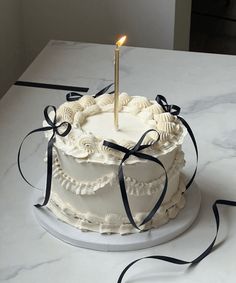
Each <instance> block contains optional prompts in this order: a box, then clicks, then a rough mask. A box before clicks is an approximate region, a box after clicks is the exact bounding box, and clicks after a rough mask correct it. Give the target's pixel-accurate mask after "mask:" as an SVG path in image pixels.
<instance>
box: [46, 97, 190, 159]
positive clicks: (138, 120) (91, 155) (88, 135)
mask: <svg viewBox="0 0 236 283" xmlns="http://www.w3.org/2000/svg"><path fill="white" fill-rule="evenodd" d="M113 112H114V95H113V94H103V95H101V96H99V97H97V98H94V97H92V96H89V95H84V96H83V97H82V98H80V99H79V100H77V101H72V102H65V103H63V104H62V105H61V106H60V107H59V108H58V109H57V122H58V123H61V122H63V121H66V122H69V123H70V124H71V125H72V130H71V131H70V133H69V134H68V135H67V136H66V137H60V136H57V137H56V143H55V147H56V148H58V149H60V150H61V151H62V152H63V153H64V154H67V155H70V156H73V157H75V158H76V159H77V161H78V162H87V161H91V162H102V163H104V162H106V163H117V162H118V161H120V160H121V159H122V157H123V155H124V154H123V153H122V152H120V151H117V150H114V149H111V148H108V147H106V146H104V145H103V141H104V140H107V141H110V142H113V143H117V144H119V145H121V146H124V147H126V148H129V149H131V148H133V147H134V146H135V144H136V143H137V142H138V140H139V139H140V137H141V136H142V135H143V134H144V132H146V131H147V130H149V129H154V130H156V131H151V132H149V133H148V134H147V135H146V137H145V139H144V141H143V144H149V145H150V147H148V148H147V149H145V150H144V152H146V153H148V154H151V155H152V156H159V155H162V154H165V153H167V152H170V151H172V150H173V149H174V148H176V147H177V146H179V145H181V144H182V142H183V138H184V136H185V134H186V131H185V128H184V127H183V125H182V123H181V122H180V120H179V119H178V118H177V117H176V116H174V115H172V114H171V113H169V112H165V111H164V110H163V108H162V107H161V105H159V104H158V103H157V102H156V101H151V100H149V99H147V98H146V97H142V96H129V95H128V94H127V93H121V94H120V95H119V130H116V129H115V127H114V123H113ZM46 124H47V123H46V121H44V125H46ZM46 135H47V136H48V137H50V132H49V133H47V134H46ZM158 137H159V139H158ZM157 140H158V141H157ZM136 161H137V158H135V157H133V156H132V157H131V158H129V161H128V162H129V163H134V162H136Z"/></svg>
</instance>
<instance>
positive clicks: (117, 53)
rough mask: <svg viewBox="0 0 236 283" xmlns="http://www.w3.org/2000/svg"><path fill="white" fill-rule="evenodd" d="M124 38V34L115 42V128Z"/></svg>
mask: <svg viewBox="0 0 236 283" xmlns="http://www.w3.org/2000/svg"><path fill="white" fill-rule="evenodd" d="M125 40H126V35H125V36H123V37H121V38H120V39H119V40H118V41H117V42H116V48H115V66H114V67H115V70H114V81H115V96H114V125H115V128H116V130H118V128H119V122H118V110H119V59H120V46H121V45H123V43H124V42H125Z"/></svg>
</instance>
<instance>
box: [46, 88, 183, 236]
mask: <svg viewBox="0 0 236 283" xmlns="http://www.w3.org/2000/svg"><path fill="white" fill-rule="evenodd" d="M113 99H114V97H113V95H111V94H104V95H102V96H100V97H97V98H96V99H95V98H93V97H92V96H88V95H85V96H83V97H82V98H81V99H80V100H78V101H75V102H65V103H64V104H62V105H61V106H60V107H59V108H58V110H57V117H58V122H62V121H67V122H69V123H71V125H72V130H71V132H70V133H69V134H68V135H67V136H66V137H60V136H57V137H56V143H55V146H54V152H53V154H54V162H53V180H52V193H51V198H50V201H49V203H48V205H47V206H48V208H49V209H50V210H51V211H52V212H53V213H54V214H55V215H56V217H57V218H59V219H61V220H62V221H64V222H66V223H68V224H70V225H73V226H74V227H76V228H78V229H80V230H82V231H94V232H99V233H120V234H129V233H136V232H139V230H138V229H136V228H134V227H133V226H132V225H131V224H130V222H129V220H128V217H127V215H126V212H125V209H124V205H123V202H122V198H121V192H120V187H119V182H118V167H119V164H120V163H121V159H122V157H123V156H124V153H122V152H120V151H117V150H114V149H111V148H109V147H106V146H104V145H103V141H104V140H107V141H112V142H113V143H116V144H119V145H121V146H124V147H126V148H129V149H131V148H133V147H134V145H135V144H136V143H137V142H138V140H139V139H140V137H141V136H142V135H143V133H144V132H145V131H147V130H149V129H155V130H156V131H157V132H158V133H157V132H155V131H152V132H149V133H148V134H147V136H146V137H145V139H144V141H143V144H150V145H151V146H150V147H149V148H147V149H144V150H143V151H142V152H145V153H147V154H149V155H151V156H154V157H157V158H158V159H159V160H160V161H161V162H162V163H163V165H164V167H165V168H166V171H167V174H168V190H167V193H166V196H165V198H164V201H163V203H162V205H161V207H160V208H159V210H158V211H157V213H156V214H155V216H154V217H153V218H152V219H151V220H150V221H149V222H148V223H146V224H145V225H143V226H141V227H140V228H141V230H147V229H150V228H158V227H159V226H161V225H163V224H165V223H167V222H168V221H169V220H170V219H173V218H175V217H176V216H177V214H178V212H179V211H180V210H181V209H182V208H183V207H184V205H185V199H184V196H183V192H184V191H185V183H184V178H183V175H182V174H181V172H180V171H181V169H182V167H183V166H184V153H183V152H182V150H181V145H182V142H183V138H184V136H185V130H184V127H183V126H182V124H181V122H180V121H179V120H178V119H177V118H176V117H175V116H173V115H171V114H170V113H168V112H167V113H166V112H164V110H163V109H162V107H161V106H160V105H159V104H157V102H155V101H150V100H148V99H147V98H145V97H138V96H135V97H130V96H128V95H127V94H126V93H122V94H120V100H119V130H118V131H117V130H115V129H114V125H113ZM44 124H46V122H44ZM48 135H49V136H50V134H48ZM158 135H160V140H159V141H158V142H156V140H157V137H158ZM123 170H124V175H125V184H126V191H127V195H128V199H129V203H130V207H131V211H132V215H133V217H134V220H135V222H136V223H137V225H138V224H140V223H141V222H142V220H143V219H144V218H145V216H146V215H147V214H148V213H149V212H150V210H151V209H152V208H153V206H154V205H155V203H156V201H157V200H158V198H159V197H160V194H161V192H162V190H163V186H164V182H165V175H164V170H163V168H162V167H161V166H158V165H157V164H156V163H154V162H152V161H148V160H144V159H139V158H137V157H134V156H130V157H129V158H128V159H127V160H126V162H125V164H124V165H123Z"/></svg>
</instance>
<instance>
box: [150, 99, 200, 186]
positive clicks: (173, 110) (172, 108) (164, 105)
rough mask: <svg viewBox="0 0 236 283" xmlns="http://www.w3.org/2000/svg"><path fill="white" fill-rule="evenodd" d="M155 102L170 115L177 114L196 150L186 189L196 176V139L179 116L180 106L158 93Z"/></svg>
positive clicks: (196, 150)
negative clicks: (193, 166)
mask: <svg viewBox="0 0 236 283" xmlns="http://www.w3.org/2000/svg"><path fill="white" fill-rule="evenodd" d="M155 100H156V102H157V103H158V104H160V105H161V107H162V108H163V110H164V111H165V112H170V113H171V114H172V115H174V116H177V117H178V118H179V120H180V121H181V122H182V124H183V125H184V126H185V128H186V129H187V131H188V133H189V136H190V138H191V140H192V142H193V145H194V149H195V152H196V167H195V169H194V172H193V175H192V177H191V178H190V180H189V181H188V183H187V185H186V189H188V188H189V187H190V186H191V184H192V182H193V180H194V178H195V176H196V173H197V165H198V147H197V142H196V139H195V137H194V134H193V131H192V129H191V128H190V126H189V124H188V123H187V122H186V120H184V118H182V117H181V116H179V114H180V111H181V108H180V107H179V106H177V105H174V104H168V102H167V100H166V98H165V97H164V96H163V95H160V94H158V95H157V97H156V98H155Z"/></svg>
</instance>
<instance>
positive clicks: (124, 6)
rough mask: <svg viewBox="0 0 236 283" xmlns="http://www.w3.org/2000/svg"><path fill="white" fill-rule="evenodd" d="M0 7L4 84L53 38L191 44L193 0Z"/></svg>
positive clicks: (26, 2) (30, 2)
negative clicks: (125, 37)
mask: <svg viewBox="0 0 236 283" xmlns="http://www.w3.org/2000/svg"><path fill="white" fill-rule="evenodd" d="M0 11H1V12H0V17H2V16H3V17H5V18H4V22H5V23H4V24H1V26H0V29H3V32H5V34H6V35H7V34H8V36H7V38H6V40H7V43H5V45H6V46H5V47H4V48H2V47H0V56H2V57H3V58H6V57H8V59H7V62H9V63H11V64H6V63H7V62H6V59H5V61H4V62H3V64H2V66H3V68H1V76H2V75H3V69H4V68H6V69H7V73H8V76H6V78H5V79H4V81H0V87H1V84H4V85H5V86H4V87H3V88H1V89H4V90H5V89H6V88H7V86H9V85H10V84H11V83H12V81H13V78H15V79H16V78H17V74H19V72H20V71H21V70H22V69H24V68H25V67H26V66H27V65H28V64H30V63H31V61H32V60H33V58H34V57H35V56H36V55H37V54H38V53H39V52H40V50H41V49H42V48H43V47H44V46H45V45H46V44H47V42H48V41H49V40H50V39H59V40H72V41H85V42H97V43H109V44H113V43H114V42H115V36H116V35H117V34H127V35H128V42H127V45H132V46H142V47H153V48H165V49H174V48H175V49H181V50H188V44H189V29H190V14H191V0H145V1H144V0H40V1H39V0H0ZM1 13H2V14H3V15H2V16H1ZM7 24H10V26H8V25H7ZM2 39H3V37H2V36H1V40H2ZM10 53H11V54H13V53H14V54H15V55H14V56H13V55H10ZM4 54H5V55H4ZM0 59H1V57H0ZM1 61H2V60H1ZM0 93H3V91H0Z"/></svg>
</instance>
